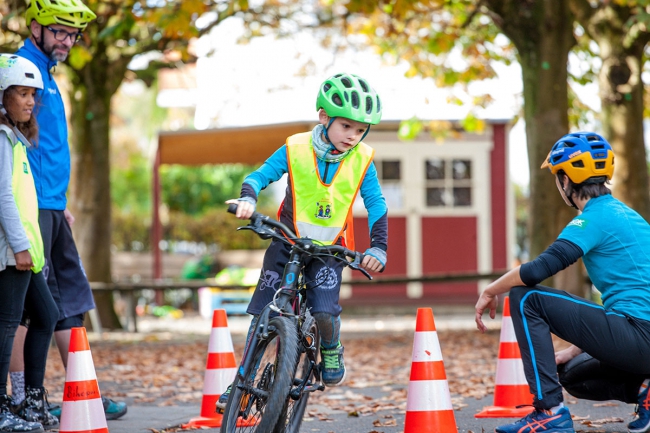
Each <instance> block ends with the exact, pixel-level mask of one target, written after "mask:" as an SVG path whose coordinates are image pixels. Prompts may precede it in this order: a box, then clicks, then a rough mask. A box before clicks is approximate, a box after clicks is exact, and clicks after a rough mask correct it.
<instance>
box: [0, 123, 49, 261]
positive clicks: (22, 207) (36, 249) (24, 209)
mask: <svg viewBox="0 0 650 433" xmlns="http://www.w3.org/2000/svg"><path fill="white" fill-rule="evenodd" d="M0 129H1V130H2V131H4V132H6V133H7V137H9V141H10V142H11V145H12V147H13V157H14V158H13V159H14V165H13V175H12V178H11V189H12V190H13V193H14V199H15V200H16V207H17V208H18V214H19V215H20V221H21V222H22V224H23V227H24V228H25V233H26V234H27V239H29V245H30V247H29V254H30V255H31V256H32V262H33V263H34V267H33V268H32V271H34V272H36V273H38V272H41V270H42V269H43V266H44V265H45V256H44V253H43V239H42V238H41V229H40V227H39V225H38V199H37V198H36V187H35V186H34V178H33V177H32V171H31V168H30V166H29V161H28V160H27V148H26V147H25V145H24V144H23V143H22V142H20V141H19V140H18V139H17V138H16V135H15V134H14V132H13V131H12V130H11V128H9V127H8V126H6V125H0ZM14 253H16V251H14Z"/></svg>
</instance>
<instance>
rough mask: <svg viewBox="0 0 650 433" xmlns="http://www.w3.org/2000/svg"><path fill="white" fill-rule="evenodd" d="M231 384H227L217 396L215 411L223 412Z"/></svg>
mask: <svg viewBox="0 0 650 433" xmlns="http://www.w3.org/2000/svg"><path fill="white" fill-rule="evenodd" d="M231 389H232V385H228V388H227V389H226V390H225V391H224V392H223V394H221V395H220V396H219V400H217V413H224V412H225V411H226V405H227V404H228V397H230V390H231Z"/></svg>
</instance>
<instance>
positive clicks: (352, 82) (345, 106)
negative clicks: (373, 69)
mask: <svg viewBox="0 0 650 433" xmlns="http://www.w3.org/2000/svg"><path fill="white" fill-rule="evenodd" d="M321 108H322V109H324V110H325V111H326V112H327V115H328V116H330V117H345V118H348V119H352V120H356V121H357V122H361V123H369V124H371V125H376V124H378V123H379V121H380V120H381V100H380V99H379V95H377V92H375V91H374V89H373V88H372V87H370V85H369V84H368V82H367V81H366V80H364V79H363V78H361V77H359V76H357V75H353V74H336V75H334V76H332V77H330V78H328V79H327V80H325V81H324V82H323V84H321V86H320V89H319V90H318V98H317V99H316V110H317V111H318V110H320V109H321Z"/></svg>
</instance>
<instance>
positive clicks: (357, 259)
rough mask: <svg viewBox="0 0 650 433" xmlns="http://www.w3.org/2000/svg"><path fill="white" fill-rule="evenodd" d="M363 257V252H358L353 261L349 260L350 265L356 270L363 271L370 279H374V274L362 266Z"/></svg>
mask: <svg viewBox="0 0 650 433" xmlns="http://www.w3.org/2000/svg"><path fill="white" fill-rule="evenodd" d="M362 258H363V254H356V255H355V257H354V260H353V261H351V262H348V266H349V267H350V268H352V269H354V270H355V271H359V272H361V273H362V274H363V275H365V276H366V278H368V279H369V280H372V275H370V274H369V273H368V271H366V270H365V269H363V268H362V267H361V259H362Z"/></svg>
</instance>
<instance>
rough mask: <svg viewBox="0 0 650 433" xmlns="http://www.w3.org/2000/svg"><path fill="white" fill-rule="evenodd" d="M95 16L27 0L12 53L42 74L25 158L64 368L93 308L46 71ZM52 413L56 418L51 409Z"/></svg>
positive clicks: (108, 403) (111, 415)
mask: <svg viewBox="0 0 650 433" xmlns="http://www.w3.org/2000/svg"><path fill="white" fill-rule="evenodd" d="M95 18H96V15H95V14H94V13H93V12H92V11H91V10H90V9H89V8H88V7H87V6H86V5H84V4H83V3H82V2H81V1H80V0H56V1H54V0H32V1H31V3H30V4H29V6H28V8H27V13H26V14H25V19H26V22H27V26H28V27H29V28H30V30H31V33H32V34H31V37H30V38H29V39H27V40H26V41H25V44H24V46H23V47H22V48H20V49H19V50H18V52H17V53H16V54H18V55H19V56H22V57H25V58H27V59H29V60H31V61H32V62H34V64H36V66H37V67H38V69H39V70H40V71H41V75H42V76H43V85H44V86H43V90H42V91H39V92H38V95H37V96H38V98H39V107H38V109H37V110H36V117H37V119H38V123H39V125H40V129H39V137H38V146H37V147H35V148H34V149H33V151H30V152H29V155H28V157H29V163H30V164H31V166H32V172H33V175H34V181H35V184H36V193H37V195H38V207H39V224H40V226H41V234H42V237H43V244H44V247H45V259H46V265H45V268H44V269H43V273H44V276H45V278H46V279H47V283H48V286H49V287H50V290H51V292H52V296H53V297H54V300H55V301H56V303H57V305H58V307H59V312H60V313H59V314H60V315H59V321H58V323H57V325H56V328H55V329H54V337H55V340H56V345H57V347H58V348H59V352H60V354H61V360H62V361H63V365H64V366H66V367H67V361H68V348H69V343H70V334H71V328H73V327H79V326H83V321H84V314H85V313H86V312H87V311H89V310H91V309H93V308H95V302H94V299H93V295H92V291H91V289H90V285H89V284H88V280H87V278H86V274H85V272H84V269H83V267H82V264H81V260H80V258H79V253H78V252H77V247H76V245H75V242H74V239H73V237H72V230H71V229H70V226H71V225H72V224H73V223H74V217H73V216H72V214H71V213H70V211H68V209H67V200H66V193H67V191H68V183H69V181H70V149H69V145H68V127H67V121H66V115H65V108H64V105H63V100H62V98H61V93H60V92H59V88H58V86H57V84H56V82H55V81H54V78H53V77H52V74H51V72H50V71H51V70H52V69H53V68H54V67H55V66H56V65H57V63H58V62H63V61H65V60H66V58H67V57H68V54H69V53H70V49H71V48H72V46H73V45H74V44H75V43H76V42H77V41H78V40H79V39H80V38H81V36H82V33H81V32H82V31H83V30H84V29H85V28H86V26H87V25H88V23H89V22H90V21H92V20H94V19H95ZM23 335H24V329H23ZM16 341H17V344H14V350H13V357H12V364H13V367H14V368H11V369H10V370H11V371H12V373H11V374H10V375H11V379H12V390H13V389H16V390H18V389H22V387H21V386H20V385H21V384H20V379H21V377H20V373H22V371H21V370H23V369H24V367H23V365H22V364H23V359H22V344H21V342H24V339H21V338H19V336H18V335H17V338H16ZM14 381H16V386H14ZM13 397H14V400H20V396H17V395H15V394H14V396H13ZM102 400H103V403H104V410H105V412H106V419H117V418H119V417H121V416H123V415H124V414H125V413H126V410H127V408H126V404H125V403H123V402H119V403H118V402H115V401H112V400H111V399H108V398H105V397H102ZM15 402H16V401H15ZM52 412H53V413H54V414H55V415H59V413H57V410H56V409H53V410H52ZM58 412H60V409H58Z"/></svg>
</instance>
